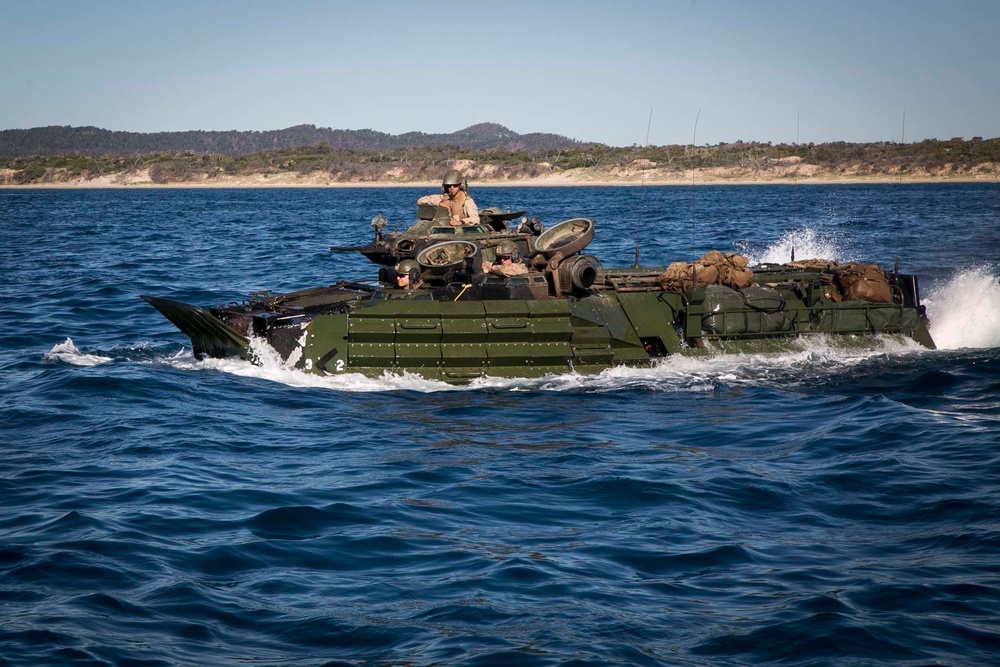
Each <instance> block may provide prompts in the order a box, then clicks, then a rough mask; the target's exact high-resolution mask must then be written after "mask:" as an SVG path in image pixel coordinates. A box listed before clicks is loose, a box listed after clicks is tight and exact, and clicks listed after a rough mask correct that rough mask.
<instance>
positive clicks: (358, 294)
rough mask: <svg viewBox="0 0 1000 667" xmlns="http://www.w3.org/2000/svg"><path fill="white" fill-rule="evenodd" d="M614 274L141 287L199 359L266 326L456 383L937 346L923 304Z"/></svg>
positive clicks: (374, 363)
mask: <svg viewBox="0 0 1000 667" xmlns="http://www.w3.org/2000/svg"><path fill="white" fill-rule="evenodd" d="M607 275H608V276H614V275H616V273H615V272H614V271H609V272H607ZM607 284H609V282H608V281H606V282H605V287H595V289H594V291H593V292H592V293H589V294H586V295H581V296H570V297H549V298H543V299H535V300H532V299H513V300H459V301H451V300H438V299H435V298H433V296H432V293H430V292H426V293H425V292H401V291H399V290H385V289H382V288H378V287H374V286H363V285H335V286H331V287H328V288H316V289H313V290H305V291H303V292H297V293H292V294H287V295H280V296H277V297H267V298H266V299H265V300H263V301H260V300H258V301H254V302H251V303H249V304H244V305H243V306H236V305H230V306H228V307H219V308H214V309H212V311H211V313H210V312H208V311H205V310H203V309H201V308H198V307H196V306H191V305H189V304H183V303H180V302H177V301H171V300H169V299H162V298H157V297H143V298H145V299H146V300H147V301H149V303H150V304H151V305H153V306H154V307H156V308H157V309H158V310H160V312H161V313H163V314H164V316H166V317H167V318H168V319H169V320H170V321H171V322H173V323H174V324H175V325H176V326H177V327H178V328H179V329H181V331H183V332H184V333H185V334H187V335H188V336H189V337H190V338H191V341H192V346H193V349H194V352H195V354H196V355H197V356H198V357H199V358H200V357H204V356H214V357H224V356H241V357H243V358H248V359H252V358H253V353H252V350H251V346H250V344H249V340H248V338H249V336H251V335H257V336H260V337H262V338H265V339H266V340H267V341H268V342H269V343H270V344H271V346H272V347H274V348H275V349H276V350H277V351H278V352H279V353H280V354H281V356H282V357H283V358H284V359H285V360H286V362H287V363H288V364H290V365H292V366H294V367H295V368H299V369H301V370H304V371H307V372H311V373H319V374H339V373H361V374H363V375H366V376H380V375H382V374H383V373H385V372H390V373H413V374H417V375H420V376H422V377H424V378H427V379H435V380H442V381H445V382H449V383H457V384H461V383H466V382H469V381H470V380H472V379H474V378H478V377H483V376H493V377H540V376H544V375H548V374H560V373H566V372H578V373H584V374H591V373H599V372H601V371H603V370H606V369H608V368H611V367H614V366H640V367H641V366H649V365H651V364H652V363H654V362H655V360H656V359H658V358H661V357H665V356H668V355H673V354H682V355H704V354H709V353H712V352H716V351H717V352H741V353H753V352H774V351H781V350H797V349H801V347H802V344H803V342H804V339H806V338H808V337H811V336H816V335H824V334H826V335H829V336H830V337H831V339H832V340H835V341H836V342H837V343H840V344H844V345H850V346H863V345H865V344H867V343H871V342H872V341H873V334H881V335H888V336H898V337H900V338H903V337H906V338H911V339H913V340H915V341H917V342H918V343H920V344H922V345H924V346H925V347H929V348H933V346H934V343H933V341H932V340H931V337H930V335H929V332H928V326H927V320H926V318H924V317H923V315H922V310H921V309H919V307H911V306H904V305H902V304H874V303H869V302H867V301H850V302H842V303H834V302H831V301H824V300H822V299H812V302H810V299H809V298H799V297H798V296H795V295H794V294H792V293H791V292H778V291H776V290H758V292H760V294H758V295H757V297H758V300H757V301H756V302H754V301H753V300H752V299H751V298H750V297H747V298H745V301H746V304H745V305H744V306H743V307H733V306H729V307H727V308H725V309H722V310H720V309H719V308H718V307H716V306H713V305H712V304H713V303H715V301H713V299H715V297H716V296H718V295H717V294H716V293H713V292H712V290H713V289H716V292H718V291H719V290H718V289H717V288H702V289H698V290H694V291H692V292H688V293H684V294H681V293H676V292H666V291H659V290H652V289H649V290H645V291H642V290H640V291H618V290H616V289H609V288H607V287H606V286H607ZM730 292H732V293H735V292H734V291H732V290H729V291H727V292H725V293H724V296H730V297H731V294H730ZM801 292H802V293H803V294H806V295H807V297H808V291H806V290H801ZM750 293H752V290H751V291H750ZM761 295H763V296H761ZM716 301H717V299H716ZM901 301H902V299H901Z"/></svg>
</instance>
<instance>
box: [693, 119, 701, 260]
mask: <svg viewBox="0 0 1000 667" xmlns="http://www.w3.org/2000/svg"><path fill="white" fill-rule="evenodd" d="M699 118H701V109H698V114H697V115H696V116H695V117H694V132H692V133H691V149H692V151H694V150H697V147H698V119H699ZM697 232H698V223H697V221H696V219H695V215H694V169H691V247H692V250H693V249H694V239H695V237H696V236H697Z"/></svg>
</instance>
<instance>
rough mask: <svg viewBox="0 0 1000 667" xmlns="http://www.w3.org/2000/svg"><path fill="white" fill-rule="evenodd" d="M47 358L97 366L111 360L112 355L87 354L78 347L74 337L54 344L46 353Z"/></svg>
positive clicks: (67, 362) (74, 364) (77, 364)
mask: <svg viewBox="0 0 1000 667" xmlns="http://www.w3.org/2000/svg"><path fill="white" fill-rule="evenodd" d="M45 360H46V361H58V362H62V363H64V364H71V365H73V366H97V365H99V364H104V363H107V362H109V361H111V357H102V356H98V355H96V354H85V353H83V352H81V351H80V349H79V348H77V346H76V344H74V343H73V339H72V338H67V339H66V340H64V341H63V342H61V343H57V344H56V345H53V346H52V349H51V350H49V351H48V352H47V353H46V354H45Z"/></svg>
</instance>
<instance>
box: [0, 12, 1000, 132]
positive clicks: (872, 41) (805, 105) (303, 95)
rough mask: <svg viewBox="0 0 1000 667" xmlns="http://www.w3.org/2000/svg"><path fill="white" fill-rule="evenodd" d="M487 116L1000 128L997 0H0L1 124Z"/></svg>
mask: <svg viewBox="0 0 1000 667" xmlns="http://www.w3.org/2000/svg"><path fill="white" fill-rule="evenodd" d="M651 112H652V116H650V114H651ZM904 117H905V121H904ZM650 118H651V120H650ZM480 122H496V123H500V124H502V125H505V126H507V127H509V128H510V129H511V130H514V131H515V132H521V133H526V132H553V133H556V134H562V135H565V136H569V137H572V138H575V139H580V140H585V141H599V142H603V143H607V144H609V145H614V146H627V145H632V144H640V145H641V144H644V143H646V141H647V128H648V141H649V143H651V144H657V145H661V144H679V143H690V142H691V141H692V140H694V141H696V142H697V143H699V144H706V143H710V144H715V143H718V142H723V141H726V142H728V141H736V140H740V139H742V140H744V141H754V140H756V141H773V142H776V143H777V142H792V141H795V140H796V138H798V140H799V141H800V142H802V143H807V142H816V143H820V142H827V141H851V142H862V141H883V140H889V141H899V140H900V139H901V138H905V140H906V141H919V140H921V139H926V138H938V139H949V138H951V137H964V138H971V137H974V136H981V137H985V138H990V137H997V136H1000V2H998V1H997V0H949V1H944V0H936V1H934V2H930V1H927V0H908V1H904V0H867V1H859V0H839V1H830V0H826V1H822V0H815V1H814V0H758V1H754V0H744V1H736V0H732V1H731V0H659V1H656V0H618V1H596V0H589V1H588V0H573V1H571V2H570V1H567V2H563V1H555V0H553V1H550V2H545V1H544V0H538V1H536V2H522V1H520V0H503V1H498V2H494V3H483V2H466V3H456V2H419V1H416V0H414V1H402V0H399V1H397V0H381V1H380V0H369V1H367V2H339V1H333V0H330V1H326V2H321V1H319V0H287V1H280V0H270V1H266V2H255V1H254V2H250V1H247V2H236V1H232V0H217V1H213V0H201V1H200V2H188V1H182V0H179V1H174V2H171V1H169V0H161V1H160V2H151V1H148V0H129V1H128V2H120V1H118V0H101V1H98V2H82V1H72V2H70V1H55V0H32V1H31V2H26V1H23V0H0V129H14V128H30V127H39V126H45V125H74V126H81V125H94V126H97V127H102V128H105V129H110V130H127V131H134V132H158V131H173V130H230V129H235V130H272V129H281V128H285V127H290V126H293V125H299V124H313V125H318V126H321V127H333V128H336V129H363V128H371V129H374V130H378V131H381V132H388V133H392V134H399V133H403V132H409V131H423V132H453V131H455V130H459V129H462V128H464V127H467V126H469V125H472V124H475V123H480Z"/></svg>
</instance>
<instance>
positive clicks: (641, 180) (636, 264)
mask: <svg viewBox="0 0 1000 667" xmlns="http://www.w3.org/2000/svg"><path fill="white" fill-rule="evenodd" d="M652 124H653V107H650V108H649V121H647V122H646V144H645V148H649V128H650V127H651V126H652ZM639 184H640V185H641V186H645V185H646V172H645V170H643V172H642V175H641V176H640V178H639ZM645 194H646V191H645V187H643V199H645ZM643 203H644V204H645V201H644V202H643ZM639 210H640V211H643V210H645V206H640V207H639ZM640 228H641V225H640V224H639V217H638V216H636V220H635V261H634V262H632V268H633V269H638V268H639V230H640Z"/></svg>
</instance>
